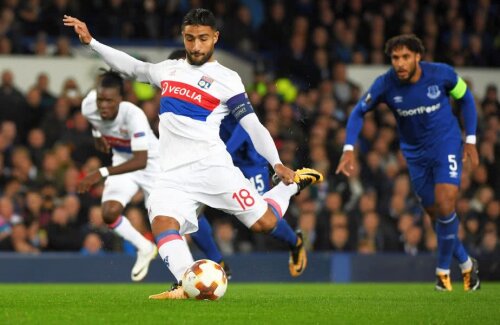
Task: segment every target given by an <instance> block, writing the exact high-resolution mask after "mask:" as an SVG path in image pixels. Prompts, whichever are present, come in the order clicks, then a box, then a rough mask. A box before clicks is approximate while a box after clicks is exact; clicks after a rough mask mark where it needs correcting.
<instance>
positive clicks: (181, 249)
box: [158, 236, 194, 281]
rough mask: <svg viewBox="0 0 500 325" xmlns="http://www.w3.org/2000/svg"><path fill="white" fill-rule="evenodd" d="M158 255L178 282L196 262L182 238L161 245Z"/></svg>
mask: <svg viewBox="0 0 500 325" xmlns="http://www.w3.org/2000/svg"><path fill="white" fill-rule="evenodd" d="M158 253H159V254H160V256H161V259H162V261H163V262H164V263H165V265H167V267H168V269H169V270H170V272H172V274H173V275H174V276H175V278H176V279H177V281H180V280H182V276H183V275H184V272H186V270H187V268H188V267H190V266H191V264H193V262H194V260H193V255H191V251H190V250H189V247H188V245H187V243H186V241H185V240H182V238H181V237H180V236H179V238H177V239H173V240H170V241H167V242H165V243H163V244H161V243H160V244H159V247H158Z"/></svg>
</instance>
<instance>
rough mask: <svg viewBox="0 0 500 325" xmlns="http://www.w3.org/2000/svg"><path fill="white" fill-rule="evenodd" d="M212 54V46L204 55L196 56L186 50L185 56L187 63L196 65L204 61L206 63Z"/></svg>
mask: <svg viewBox="0 0 500 325" xmlns="http://www.w3.org/2000/svg"><path fill="white" fill-rule="evenodd" d="M213 54H214V48H212V49H211V50H210V51H208V52H207V54H205V55H204V56H202V57H198V58H197V57H195V56H194V55H193V54H191V53H189V52H188V51H186V57H187V60H188V62H189V64H192V65H197V66H200V65H204V64H205V63H207V62H208V60H210V58H211V57H212V55H213Z"/></svg>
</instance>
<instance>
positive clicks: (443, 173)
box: [407, 139, 463, 207]
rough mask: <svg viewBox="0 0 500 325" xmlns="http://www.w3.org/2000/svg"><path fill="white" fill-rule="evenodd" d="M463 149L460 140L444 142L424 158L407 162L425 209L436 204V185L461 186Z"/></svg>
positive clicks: (415, 189)
mask: <svg viewBox="0 0 500 325" xmlns="http://www.w3.org/2000/svg"><path fill="white" fill-rule="evenodd" d="M462 148H463V145H462V141H461V140H460V139H451V140H450V139H448V140H443V141H441V143H439V144H436V145H434V147H433V148H432V149H431V150H428V152H426V154H425V155H424V156H421V157H419V158H416V159H410V160H407V163H408V171H409V173H410V178H411V182H412V185H413V189H414V191H415V193H416V194H417V195H418V196H419V198H420V200H421V203H422V206H423V207H430V206H432V205H433V204H434V202H435V198H434V190H435V186H436V184H440V183H446V184H453V185H456V186H460V178H461V176H462Z"/></svg>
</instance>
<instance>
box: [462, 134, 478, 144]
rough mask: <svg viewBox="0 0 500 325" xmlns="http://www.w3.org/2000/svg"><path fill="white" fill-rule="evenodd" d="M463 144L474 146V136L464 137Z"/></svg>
mask: <svg viewBox="0 0 500 325" xmlns="http://www.w3.org/2000/svg"><path fill="white" fill-rule="evenodd" d="M465 143H469V144H476V136H475V135H468V136H466V137H465Z"/></svg>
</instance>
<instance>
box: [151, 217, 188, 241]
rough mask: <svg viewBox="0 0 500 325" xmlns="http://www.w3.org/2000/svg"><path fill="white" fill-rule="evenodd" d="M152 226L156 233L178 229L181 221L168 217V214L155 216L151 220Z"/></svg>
mask: <svg viewBox="0 0 500 325" xmlns="http://www.w3.org/2000/svg"><path fill="white" fill-rule="evenodd" d="M151 228H152V229H153V233H154V234H155V236H156V235H158V234H160V233H162V232H164V231H168V230H177V231H179V229H180V228H181V226H180V224H179V221H177V220H176V219H175V218H172V217H167V216H156V217H154V218H153V221H152V222H151Z"/></svg>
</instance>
